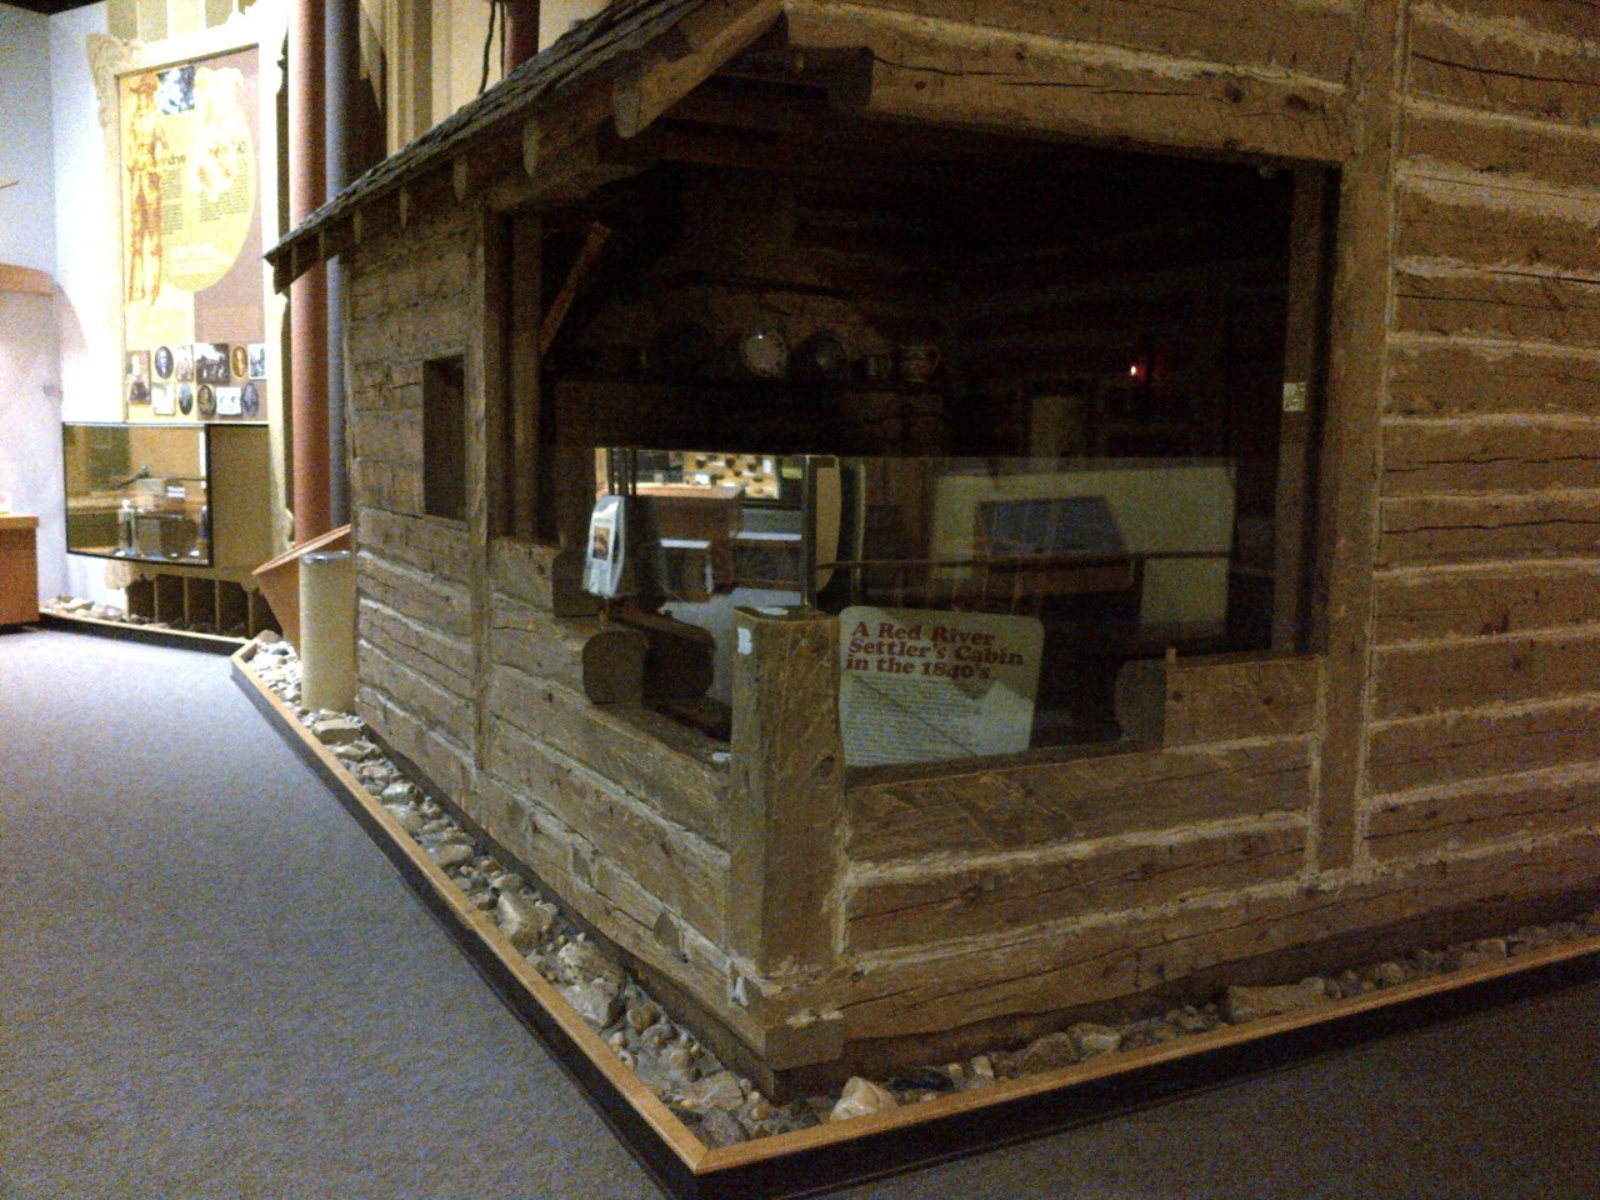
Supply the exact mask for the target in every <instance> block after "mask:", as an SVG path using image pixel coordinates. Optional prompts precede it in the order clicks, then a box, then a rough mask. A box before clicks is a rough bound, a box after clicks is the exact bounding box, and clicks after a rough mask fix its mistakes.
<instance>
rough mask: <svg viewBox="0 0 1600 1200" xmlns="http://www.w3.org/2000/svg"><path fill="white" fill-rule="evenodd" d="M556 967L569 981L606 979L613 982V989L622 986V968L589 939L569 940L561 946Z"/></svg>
mask: <svg viewBox="0 0 1600 1200" xmlns="http://www.w3.org/2000/svg"><path fill="white" fill-rule="evenodd" d="M556 969H557V970H559V971H560V972H561V977H562V978H563V979H565V980H566V981H567V982H568V983H581V982H585V981H587V980H590V979H604V980H606V981H608V982H611V983H613V985H614V986H613V988H612V990H613V991H615V990H616V988H618V987H621V986H622V969H621V968H620V967H618V966H617V964H616V963H614V962H612V961H611V960H610V959H609V958H607V957H606V956H605V955H604V954H602V953H601V952H600V951H599V950H598V949H597V948H596V947H595V945H594V943H593V942H590V941H587V940H583V941H572V942H568V943H567V944H566V945H565V946H563V947H561V949H560V950H559V951H558V952H557V953H556Z"/></svg>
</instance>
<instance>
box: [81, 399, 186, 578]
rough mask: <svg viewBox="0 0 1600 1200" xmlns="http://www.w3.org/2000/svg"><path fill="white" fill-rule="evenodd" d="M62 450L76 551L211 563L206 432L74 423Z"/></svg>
mask: <svg viewBox="0 0 1600 1200" xmlns="http://www.w3.org/2000/svg"><path fill="white" fill-rule="evenodd" d="M62 447H63V458H64V465H65V473H66V484H67V552H68V553H70V554H92V555H98V556H101V557H106V558H126V559H133V560H137V561H141V562H162V563H177V564H187V565H190V566H209V565H210V563H211V538H210V510H209V507H208V504H207V492H206V431H205V430H204V429H203V428H199V427H187V428H185V427H182V426H173V425H137V424H129V425H90V424H67V425H64V426H63V427H62Z"/></svg>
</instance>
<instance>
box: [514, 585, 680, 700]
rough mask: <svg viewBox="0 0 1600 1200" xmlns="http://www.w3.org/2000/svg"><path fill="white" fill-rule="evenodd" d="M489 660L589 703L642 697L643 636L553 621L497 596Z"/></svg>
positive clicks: (597, 623)
mask: <svg viewBox="0 0 1600 1200" xmlns="http://www.w3.org/2000/svg"><path fill="white" fill-rule="evenodd" d="M489 622H490V630H489V654H490V661H491V662H492V663H494V664H495V665H497V666H508V667H515V668H516V669H517V670H519V671H521V672H523V673H524V674H526V675H531V676H533V677H534V678H536V679H548V680H552V681H555V682H558V683H561V684H563V685H564V686H567V687H570V688H572V689H574V690H576V691H578V692H581V693H582V694H583V696H584V697H585V698H586V699H587V700H588V701H589V702H590V703H591V704H617V703H634V704H637V703H639V702H641V701H642V700H643V698H644V670H645V652H646V651H647V650H648V648H649V641H648V639H647V638H646V637H645V635H644V634H643V633H641V632H640V631H638V630H636V629H629V628H626V627H624V626H621V625H615V624H612V623H610V622H607V621H601V620H597V619H595V618H593V617H566V618H558V617H552V616H550V615H548V614H547V613H544V612H541V611H540V610H539V609H538V608H535V607H534V606H533V605H531V604H522V603H519V602H518V601H515V600H511V599H508V598H507V597H504V596H501V597H498V598H497V599H496V600H495V602H494V605H493V607H492V610H491V614H490V618H489Z"/></svg>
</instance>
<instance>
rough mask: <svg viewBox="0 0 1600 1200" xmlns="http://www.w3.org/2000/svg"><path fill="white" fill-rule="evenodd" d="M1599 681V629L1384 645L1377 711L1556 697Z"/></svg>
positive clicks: (1401, 713)
mask: <svg viewBox="0 0 1600 1200" xmlns="http://www.w3.org/2000/svg"><path fill="white" fill-rule="evenodd" d="M1597 680H1600V631H1595V632H1593V633H1590V632H1584V633H1579V634H1571V633H1557V634H1540V635H1536V636H1531V637H1509V638H1494V639H1493V640H1489V641H1477V642H1448V643H1441V644H1435V645H1426V646H1406V647H1399V648H1395V649H1387V650H1379V651H1377V652H1376V653H1375V654H1374V656H1373V679H1372V697H1373V699H1372V714H1373V716H1374V717H1377V718H1379V719H1384V718H1390V717H1414V716H1421V715H1424V714H1427V713H1437V712H1447V711H1450V710H1452V709H1465V708H1483V707H1487V706H1489V705H1493V704H1496V703H1517V702H1519V701H1525V700H1554V699H1559V698H1561V697H1563V696H1571V695H1574V694H1578V693H1583V692H1587V691H1590V690H1592V689H1593V688H1594V685H1595V682H1596V681H1597Z"/></svg>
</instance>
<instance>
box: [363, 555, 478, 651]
mask: <svg viewBox="0 0 1600 1200" xmlns="http://www.w3.org/2000/svg"><path fill="white" fill-rule="evenodd" d="M358 537H359V530H358ZM356 590H357V592H359V593H360V594H361V595H364V596H370V597H371V598H372V599H373V600H375V601H377V602H378V603H379V604H381V605H383V606H384V607H385V608H387V609H389V610H390V611H391V612H394V613H398V614H399V615H401V616H403V617H405V618H406V619H407V620H410V621H413V622H415V623H416V624H418V625H422V626H424V627H427V628H430V629H434V630H436V631H437V632H438V633H440V634H442V635H444V636H447V637H454V638H470V637H471V636H472V611H473V600H472V593H471V592H470V591H469V590H468V589H467V588H466V587H465V586H463V585H461V584H452V583H451V582H449V581H448V580H441V579H437V578H435V577H434V576H433V575H430V574H428V573H427V572H426V571H419V570H417V569H416V568H415V567H410V566H407V565H406V564H405V563H397V562H391V561H390V560H389V559H386V558H384V557H383V556H382V555H380V554H376V553H374V552H373V551H371V550H367V549H361V550H358V551H357V552H356Z"/></svg>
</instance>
